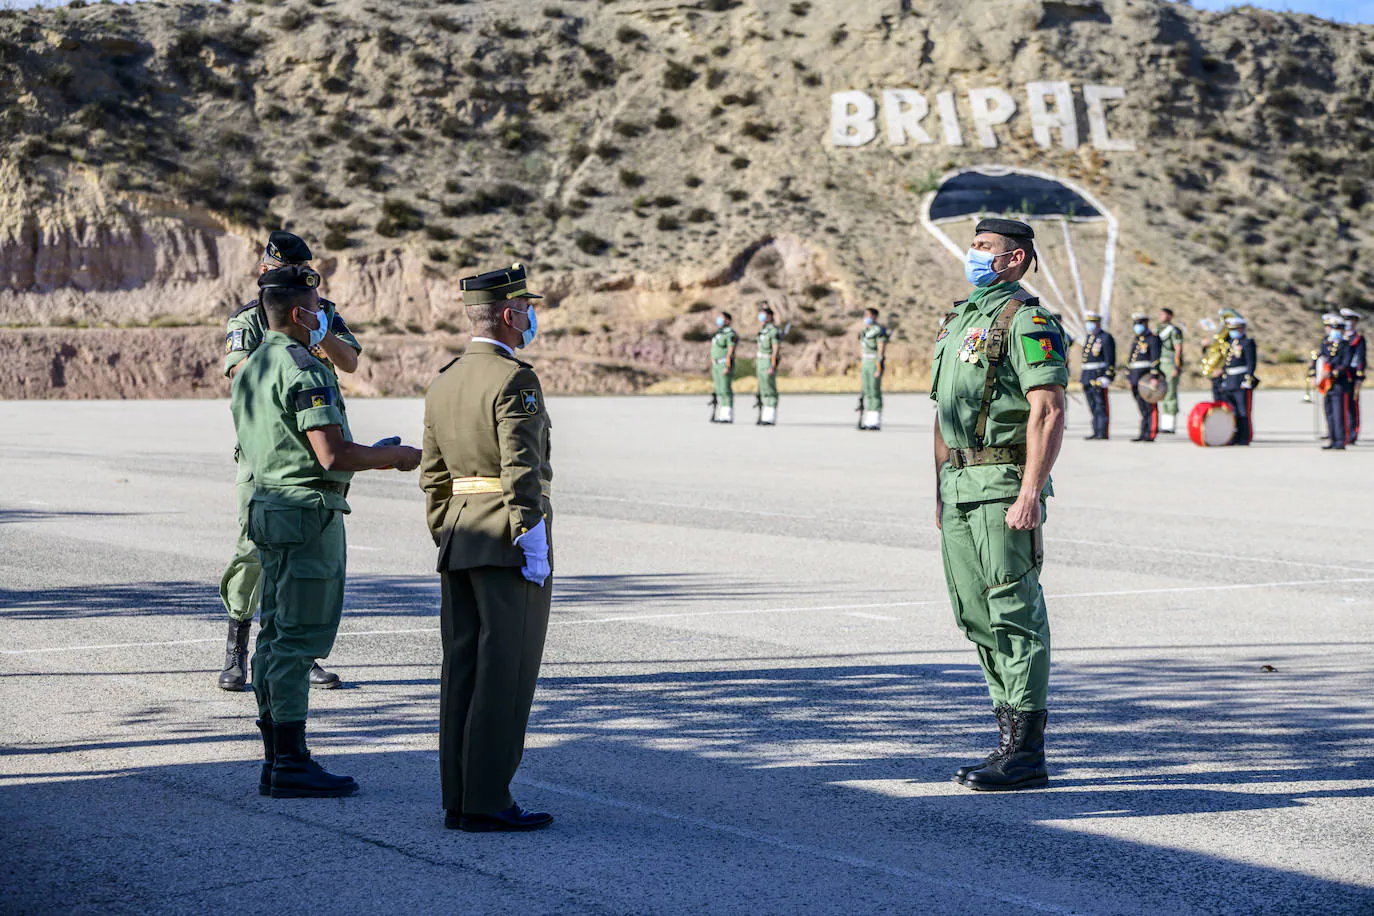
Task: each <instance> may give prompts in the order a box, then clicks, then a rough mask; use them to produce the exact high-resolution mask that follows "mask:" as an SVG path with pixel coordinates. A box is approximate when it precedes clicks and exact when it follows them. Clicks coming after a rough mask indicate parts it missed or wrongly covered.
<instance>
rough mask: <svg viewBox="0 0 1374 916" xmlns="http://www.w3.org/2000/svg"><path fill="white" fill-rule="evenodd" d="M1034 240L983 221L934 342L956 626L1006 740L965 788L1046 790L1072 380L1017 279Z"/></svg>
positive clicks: (939, 510)
mask: <svg viewBox="0 0 1374 916" xmlns="http://www.w3.org/2000/svg"><path fill="white" fill-rule="evenodd" d="M1034 239H1035V233H1034V232H1033V231H1032V230H1031V228H1030V226H1028V225H1026V224H1025V223H1022V222H1018V221H1016V220H1007V219H984V220H981V221H980V222H979V223H978V225H977V227H976V229H975V234H974V238H973V246H972V247H971V248H970V249H969V251H968V253H967V254H966V255H965V256H964V272H965V276H966V277H967V278H968V280H969V282H971V283H972V284H973V285H974V287H975V289H974V290H973V292H972V294H971V295H970V296H969V298H968V299H967V300H966V301H964V302H958V303H955V306H954V311H952V312H950V313H949V314H948V315H947V316H946V320H945V321H944V322H943V324H942V326H941V330H940V334H939V337H938V338H937V340H936V344H935V357H934V365H933V368H932V372H931V379H932V383H931V398H932V399H934V400H935V401H936V406H937V416H938V422H937V423H936V426H935V437H934V438H935V467H936V478H937V490H936V492H937V497H936V523H937V524H938V525H939V527H940V544H941V549H942V553H943V555H944V564H945V581H946V583H947V584H948V586H949V596H950V601H951V603H952V604H953V606H954V614H955V618H956V619H957V621H958V623H959V627H960V628H961V629H962V630H963V631H964V635H965V636H967V637H968V639H969V640H970V641H971V642H973V643H974V644H975V645H976V646H977V647H978V660H979V662H980V663H981V665H982V668H983V675H984V678H985V679H986V680H987V684H988V691H989V693H990V694H991V696H992V704H993V712H994V714H995V715H996V718H997V723H998V728H999V732H1000V738H1001V740H1000V741H999V743H998V746H997V750H995V751H993V752H992V754H990V755H989V756H988V757H987V758H986V759H985V760H983V761H982V762H981V763H977V764H970V765H969V766H965V767H961V768H960V769H959V770H958V771H956V773H955V780H956V781H958V782H960V783H961V784H962V785H964V786H967V787H968V788H970V789H977V790H983V791H1007V790H1013V789H1026V788H1032V787H1035V786H1041V785H1044V784H1045V783H1046V781H1047V780H1048V773H1047V770H1046V767H1045V717H1046V712H1045V709H1046V705H1047V699H1048V692H1049V672H1050V628H1049V619H1048V614H1047V611H1046V608H1045V595H1044V592H1043V591H1042V590H1041V588H1040V568H1041V563H1042V561H1043V554H1044V550H1043V545H1044V540H1043V535H1042V530H1043V529H1042V526H1043V523H1044V519H1045V500H1046V499H1047V498H1048V497H1050V496H1051V495H1053V492H1054V491H1053V487H1052V485H1051V483H1050V469H1051V467H1052V466H1053V465H1054V461H1055V458H1056V457H1057V456H1058V454H1059V447H1060V443H1061V442H1062V439H1063V433H1064V389H1065V386H1066V385H1067V384H1068V380H1069V372H1068V367H1067V365H1066V362H1065V357H1064V342H1063V338H1062V336H1061V334H1060V332H1059V325H1058V324H1057V323H1056V322H1055V321H1054V319H1053V318H1052V317H1051V315H1050V313H1049V312H1048V311H1047V310H1046V309H1044V308H1042V307H1041V305H1040V303H1039V301H1038V300H1037V299H1035V298H1034V297H1033V296H1031V295H1030V294H1029V293H1027V292H1026V291H1025V290H1024V289H1022V287H1021V284H1020V283H1019V282H1018V281H1019V280H1020V279H1021V277H1023V276H1024V275H1025V273H1026V271H1027V269H1029V267H1030V266H1031V263H1032V261H1033V260H1034V259H1035V248H1034Z"/></svg>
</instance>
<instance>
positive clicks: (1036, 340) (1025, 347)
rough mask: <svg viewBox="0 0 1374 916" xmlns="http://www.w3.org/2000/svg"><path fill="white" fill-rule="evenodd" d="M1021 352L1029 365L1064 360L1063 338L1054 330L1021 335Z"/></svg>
mask: <svg viewBox="0 0 1374 916" xmlns="http://www.w3.org/2000/svg"><path fill="white" fill-rule="evenodd" d="M1021 352H1022V353H1023V354H1024V355H1025V357H1026V362H1028V363H1030V364H1031V365H1035V364H1036V363H1045V362H1061V363H1062V362H1064V340H1063V338H1062V337H1060V336H1059V334H1057V333H1056V332H1054V331H1036V332H1035V333H1033V334H1022V335H1021Z"/></svg>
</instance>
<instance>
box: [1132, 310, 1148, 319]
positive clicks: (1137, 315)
mask: <svg viewBox="0 0 1374 916" xmlns="http://www.w3.org/2000/svg"><path fill="white" fill-rule="evenodd" d="M1131 320H1132V321H1149V320H1150V316H1149V315H1147V314H1145V313H1144V312H1131Z"/></svg>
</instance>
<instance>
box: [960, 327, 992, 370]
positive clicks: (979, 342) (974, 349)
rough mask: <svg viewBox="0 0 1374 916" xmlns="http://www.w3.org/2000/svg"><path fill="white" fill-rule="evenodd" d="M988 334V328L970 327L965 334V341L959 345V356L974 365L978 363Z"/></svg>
mask: <svg viewBox="0 0 1374 916" xmlns="http://www.w3.org/2000/svg"><path fill="white" fill-rule="evenodd" d="M987 336H988V329H987V328H969V331H968V333H967V334H965V335H964V342H963V343H962V344H960V345H959V358H960V359H961V360H963V361H964V362H966V363H970V364H972V365H974V366H976V365H978V354H979V353H981V352H983V349H984V347H985V343H984V341H986V339H987Z"/></svg>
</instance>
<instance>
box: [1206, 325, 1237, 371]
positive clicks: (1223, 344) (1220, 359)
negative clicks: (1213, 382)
mask: <svg viewBox="0 0 1374 916" xmlns="http://www.w3.org/2000/svg"><path fill="white" fill-rule="evenodd" d="M1230 352H1231V338H1230V337H1229V336H1227V334H1226V330H1225V329H1224V328H1223V329H1222V330H1220V331H1218V332H1217V335H1216V336H1215V337H1213V338H1212V342H1211V343H1209V344H1208V345H1207V346H1206V347H1205V348H1204V349H1203V351H1202V362H1201V364H1200V365H1199V367H1198V368H1199V369H1200V370H1201V372H1202V377H1203V378H1211V377H1212V376H1214V375H1216V374H1217V373H1218V372H1220V371H1221V367H1222V366H1224V365H1225V364H1226V356H1227V354H1228V353H1230Z"/></svg>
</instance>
